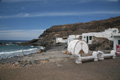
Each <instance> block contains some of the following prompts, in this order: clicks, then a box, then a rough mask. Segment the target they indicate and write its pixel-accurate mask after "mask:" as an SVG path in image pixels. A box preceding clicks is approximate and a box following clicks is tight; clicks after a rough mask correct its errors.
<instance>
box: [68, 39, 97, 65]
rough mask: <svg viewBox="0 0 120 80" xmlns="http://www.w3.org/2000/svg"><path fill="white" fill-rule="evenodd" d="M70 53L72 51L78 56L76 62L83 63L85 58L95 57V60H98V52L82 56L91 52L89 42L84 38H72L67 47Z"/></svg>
mask: <svg viewBox="0 0 120 80" xmlns="http://www.w3.org/2000/svg"><path fill="white" fill-rule="evenodd" d="M67 50H68V52H69V53H72V54H73V55H74V56H76V58H77V59H76V61H75V62H76V63H77V64H79V63H82V61H83V60H86V59H87V60H89V59H94V61H98V58H97V52H93V53H92V55H91V56H85V57H82V56H81V55H82V54H88V53H89V47H88V44H87V43H86V42H85V41H83V40H72V41H71V42H70V43H69V45H68V48H67Z"/></svg>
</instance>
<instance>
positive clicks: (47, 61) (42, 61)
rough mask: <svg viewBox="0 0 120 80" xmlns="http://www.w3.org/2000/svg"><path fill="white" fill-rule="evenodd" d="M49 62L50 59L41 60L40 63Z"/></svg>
mask: <svg viewBox="0 0 120 80" xmlns="http://www.w3.org/2000/svg"><path fill="white" fill-rule="evenodd" d="M48 62H49V61H48V60H43V61H40V63H42V64H46V63H48Z"/></svg>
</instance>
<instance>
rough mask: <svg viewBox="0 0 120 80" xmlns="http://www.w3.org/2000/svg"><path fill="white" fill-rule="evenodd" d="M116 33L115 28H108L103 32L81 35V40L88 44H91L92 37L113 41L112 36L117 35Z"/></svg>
mask: <svg viewBox="0 0 120 80" xmlns="http://www.w3.org/2000/svg"><path fill="white" fill-rule="evenodd" d="M118 32H119V30H118V29H117V28H109V29H107V30H105V31H103V32H90V33H83V34H82V40H84V41H86V42H87V43H88V44H92V41H93V36H95V37H101V38H107V39H109V40H113V38H112V35H113V34H117V33H118Z"/></svg>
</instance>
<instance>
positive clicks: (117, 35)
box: [113, 33, 120, 51]
mask: <svg viewBox="0 0 120 80" xmlns="http://www.w3.org/2000/svg"><path fill="white" fill-rule="evenodd" d="M118 40H120V33H119V34H114V35H113V41H114V43H113V49H114V50H115V51H116V45H118Z"/></svg>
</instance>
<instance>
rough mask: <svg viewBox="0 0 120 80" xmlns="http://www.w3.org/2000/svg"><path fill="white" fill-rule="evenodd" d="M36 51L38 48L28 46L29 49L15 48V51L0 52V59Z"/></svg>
mask: <svg viewBox="0 0 120 80" xmlns="http://www.w3.org/2000/svg"><path fill="white" fill-rule="evenodd" d="M37 51H38V48H30V49H25V50H23V51H22V50H16V51H9V52H0V60H1V59H6V58H12V57H14V56H23V52H24V55H28V54H32V53H35V52H37Z"/></svg>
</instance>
